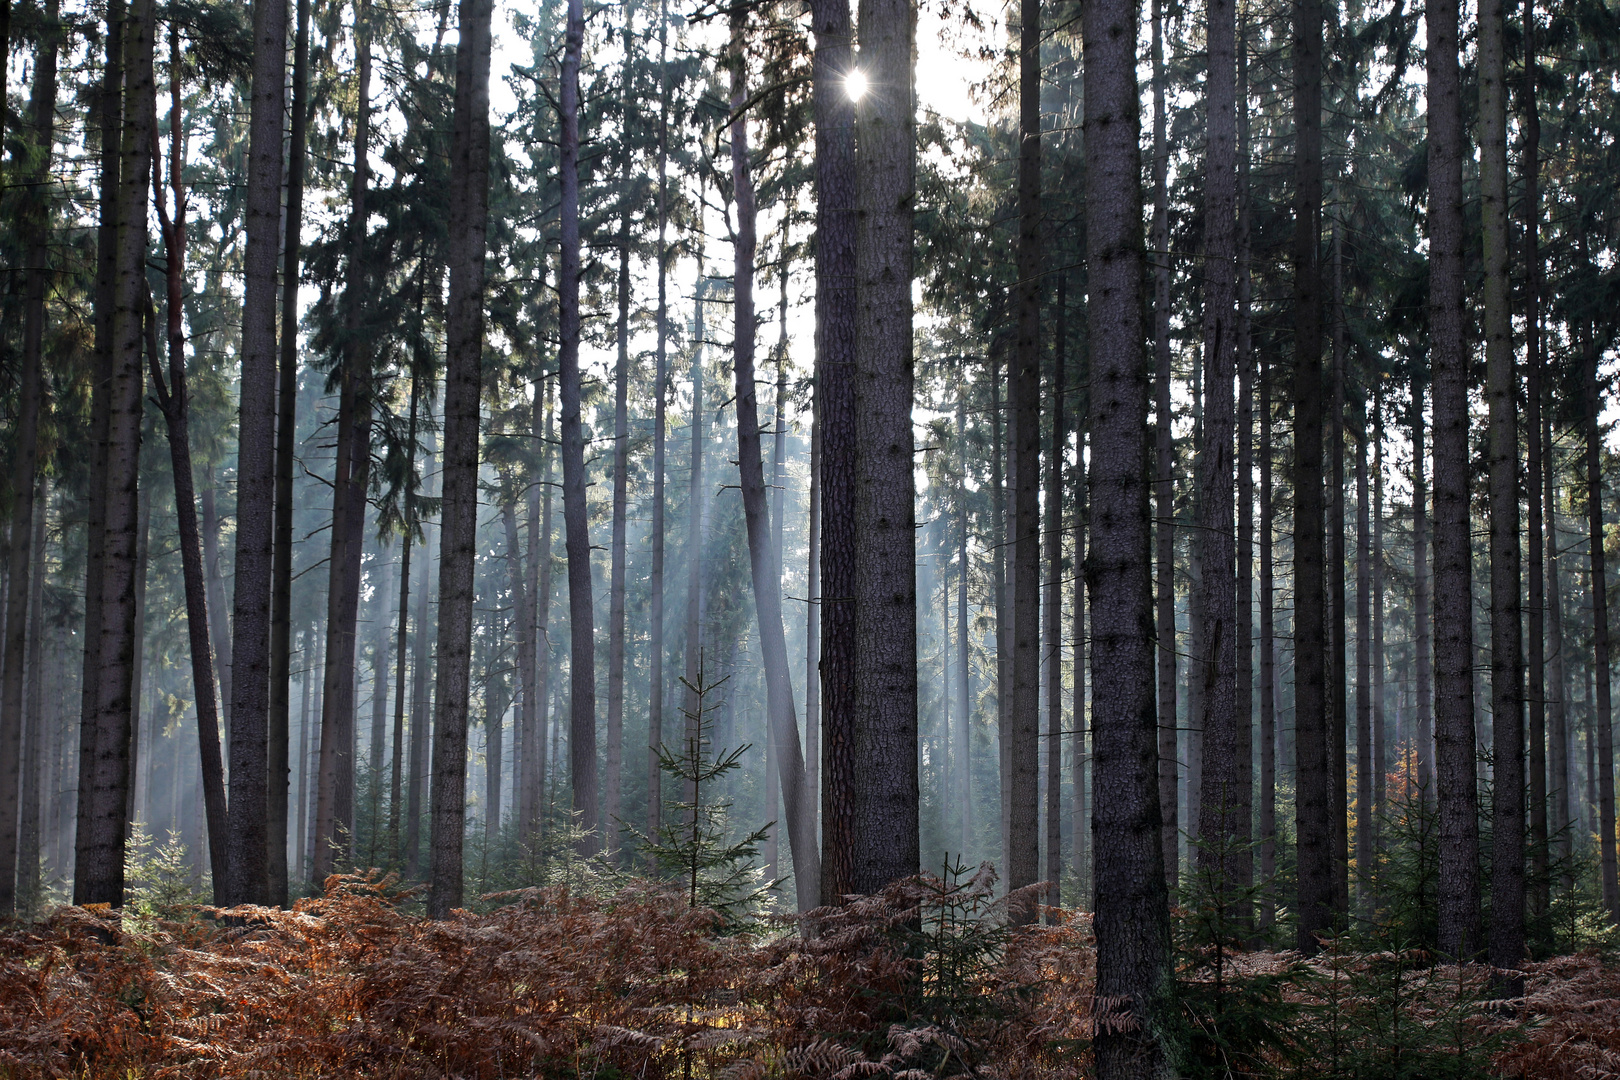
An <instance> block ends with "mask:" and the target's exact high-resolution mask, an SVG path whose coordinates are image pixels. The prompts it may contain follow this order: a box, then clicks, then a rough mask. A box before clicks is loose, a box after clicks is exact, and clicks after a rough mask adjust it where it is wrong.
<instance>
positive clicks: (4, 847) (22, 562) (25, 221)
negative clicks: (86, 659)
mask: <svg viewBox="0 0 1620 1080" xmlns="http://www.w3.org/2000/svg"><path fill="white" fill-rule="evenodd" d="M59 11H60V9H59V5H58V2H57V0H46V4H45V10H44V13H43V14H44V23H43V25H42V26H41V28H40V29H41V39H40V44H39V50H38V53H37V55H36V56H35V59H34V91H33V101H32V102H31V105H30V110H29V111H30V113H31V114H32V116H31V124H30V126H31V127H32V128H33V132H32V135H33V144H34V152H35V153H36V154H37V155H38V158H37V163H36V164H35V167H34V169H33V170H32V176H31V178H30V179H31V181H32V183H31V185H30V187H29V190H28V194H27V197H26V200H25V205H24V208H23V214H22V221H20V222H19V224H20V225H21V226H22V231H23V234H24V235H23V236H22V237H20V239H22V240H23V242H24V244H25V245H26V256H25V257H26V259H27V270H26V272H25V280H26V284H25V286H24V287H25V289H26V296H25V298H24V315H23V342H22V365H21V366H22V370H21V371H20V372H19V373H18V375H17V383H18V386H17V413H16V419H15V423H16V429H15V430H16V438H17V442H16V458H15V459H14V460H13V461H12V463H11V467H10V475H11V485H12V493H11V494H12V504H11V545H10V552H9V553H8V557H9V560H10V566H9V571H8V574H7V580H6V589H7V600H6V615H5V627H4V629H5V660H4V674H3V676H0V918H9V917H10V916H12V915H13V914H15V913H16V909H17V895H16V883H17V869H18V861H17V841H18V836H19V833H18V828H19V810H20V808H21V805H22V804H21V796H22V789H23V787H24V785H23V782H22V753H21V750H22V742H23V691H24V682H25V679H24V676H25V673H26V672H25V666H24V665H25V656H26V654H27V647H28V617H29V603H28V598H29V595H30V593H31V591H32V590H31V588H30V586H31V582H32V580H33V579H34V578H35V577H37V576H38V575H39V574H40V573H41V571H40V569H39V568H38V566H37V565H35V564H37V563H38V561H39V560H38V559H37V557H35V555H34V552H33V534H34V512H35V510H34V494H35V487H36V486H37V484H36V476H37V473H38V471H39V470H38V463H39V446H38V444H39V411H40V398H41V397H42V395H43V391H44V376H43V374H42V359H43V352H44V338H45V294H46V292H47V288H48V280H47V279H48V278H50V277H51V272H50V270H49V269H48V264H49V262H50V256H49V241H50V207H49V203H48V200H47V193H46V189H47V185H48V184H49V183H50V163H51V150H52V148H53V147H52V144H53V143H54V142H55V131H56V67H57V55H58V50H59V42H60V28H59V25H58V16H59ZM8 51H9V50H8Z"/></svg>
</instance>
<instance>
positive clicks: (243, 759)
mask: <svg viewBox="0 0 1620 1080" xmlns="http://www.w3.org/2000/svg"><path fill="white" fill-rule="evenodd" d="M286 76H287V5H286V4H255V5H254V8H253V86H252V107H251V114H250V118H249V141H250V145H249V149H248V181H247V198H246V217H247V254H246V255H245V257H244V261H243V295H242V375H241V385H242V389H241V403H240V404H241V407H240V410H239V412H238V416H237V433H238V450H237V469H236V589H235V598H234V600H235V618H234V619H233V625H234V633H235V637H234V638H233V639H232V641H231V653H230V658H229V660H227V661H226V663H227V664H228V665H229V667H230V669H231V691H230V695H231V696H230V702H231V703H230V707H229V709H228V710H227V716H228V717H229V723H230V759H231V760H230V764H231V769H230V783H231V806H233V807H234V808H235V813H234V814H233V816H232V819H231V826H232V828H231V838H230V852H229V862H230V882H229V885H230V902H231V903H247V904H264V903H268V902H269V900H270V850H269V845H270V796H269V788H270V784H269V773H268V767H269V757H268V754H269V721H270V715H269V708H270V585H271V580H270V579H271V572H272V567H271V562H272V540H273V536H272V533H273V532H274V525H275V521H274V515H275V486H276V476H275V463H276V269H277V267H276V263H277V261H278V257H279V256H280V254H281V236H280V235H279V233H280V232H281V165H282V142H281V140H282V127H281V124H282V115H283V113H284V111H285V104H286V87H285V84H286ZM222 607H223V606H222ZM222 659H224V657H223V656H222ZM216 884H217V883H216Z"/></svg>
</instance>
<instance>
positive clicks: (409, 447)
mask: <svg viewBox="0 0 1620 1080" xmlns="http://www.w3.org/2000/svg"><path fill="white" fill-rule="evenodd" d="M417 288H418V292H417V294H416V314H417V325H418V326H420V325H421V318H422V307H423V295H422V289H423V283H422V282H420V281H419V282H418V285H417ZM420 359H421V358H420V357H419V356H418V357H413V362H412V364H411V404H410V417H409V419H408V420H407V421H406V425H407V426H406V429H405V446H406V450H405V452H406V454H407V456H408V457H407V465H406V468H407V470H408V471H407V474H406V479H405V512H404V518H405V536H404V538H403V539H402V540H401V541H400V550H399V629H398V630H396V631H395V632H394V738H393V754H392V757H391V760H390V761H389V766H388V860H387V861H388V865H390V866H397V865H399V862H400V854H401V852H400V846H399V817H400V811H401V809H402V806H401V802H400V800H401V796H402V791H401V786H402V782H403V779H404V777H403V776H402V775H401V774H402V773H403V771H404V766H405V671H406V667H407V663H406V659H407V656H406V644H407V642H408V641H409V640H410V627H411V548H412V546H413V543H414V541H415V540H416V533H417V531H418V529H419V527H420V526H419V525H418V518H417V512H416V484H417V480H416V475H415V472H416V424H417V410H418V408H419V407H420V404H421V365H420V363H419V361H420Z"/></svg>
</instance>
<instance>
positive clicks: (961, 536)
mask: <svg viewBox="0 0 1620 1080" xmlns="http://www.w3.org/2000/svg"><path fill="white" fill-rule="evenodd" d="M956 445H957V446H958V447H959V448H960V449H959V451H958V452H959V453H961V454H962V455H963V457H962V461H961V463H960V467H961V478H960V480H959V486H958V489H957V499H958V502H957V514H956V530H957V531H956V669H957V671H958V672H960V673H961V680H962V681H961V689H960V693H961V698H960V700H959V705H960V707H959V708H958V709H957V721H956V723H957V726H958V727H959V728H960V732H959V734H958V738H959V739H960V747H961V749H960V756H959V757H958V759H957V761H958V765H957V769H956V772H957V775H958V776H959V777H960V778H961V780H960V787H959V789H958V791H957V792H956V794H955V796H954V798H956V799H957V801H958V803H959V805H960V806H961V807H962V831H961V834H960V836H959V838H958V844H959V846H960V849H961V855H962V859H963V861H964V862H965V861H967V858H968V851H969V850H970V849H971V848H972V847H973V846H974V836H973V714H972V712H971V706H970V704H969V703H970V702H971V701H972V700H973V669H972V668H971V667H969V666H968V649H969V631H968V617H967V587H968V557H967V551H968V547H967V541H968V510H967V506H966V503H967V483H966V481H967V473H968V468H967V464H968V463H967V458H966V455H967V402H966V400H965V396H960V395H959V396H958V397H957V399H956Z"/></svg>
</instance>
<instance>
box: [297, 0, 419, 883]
mask: <svg viewBox="0 0 1620 1080" xmlns="http://www.w3.org/2000/svg"><path fill="white" fill-rule="evenodd" d="M297 12H298V14H297V21H296V25H295V28H294V30H293V71H292V121H291V130H290V132H289V134H288V139H287V226H286V232H285V235H284V236H283V239H282V244H281V250H282V260H283V262H282V273H281V277H282V286H281V362H280V366H279V368H278V369H277V372H276V375H277V382H278V386H277V395H276V464H275V535H274V537H273V538H272V543H273V545H274V548H273V550H274V554H273V556H272V559H271V568H270V574H271V579H270V580H271V584H270V696H269V710H270V714H269V719H268V721H267V726H266V732H267V738H268V749H267V751H266V756H265V761H266V766H267V772H268V775H269V781H270V789H269V837H268V841H267V843H268V846H269V858H270V902H271V903H272V904H280V905H282V906H285V905H286V904H287V901H288V895H287V893H288V883H289V879H290V874H289V873H288V869H287V787H288V783H289V777H290V772H289V770H288V765H287V750H288V740H289V736H290V729H289V712H290V708H291V692H292V546H293V516H294V514H295V513H296V510H295V509H294V507H293V457H294V453H293V445H294V443H296V442H297V440H298V276H299V259H300V257H301V244H302V238H303V231H304V158H305V143H306V142H307V140H308V135H307V131H308V126H309V20H310V0H298V3H297ZM412 445H414V441H413V444H412ZM406 550H407V551H409V546H408V544H407V548H406ZM406 561H407V563H408V562H409V556H407V560H406ZM408 572H409V566H408V565H407V567H406V570H405V571H402V573H407V574H408ZM401 581H402V582H407V581H408V579H407V578H404V577H402V578H401ZM405 591H407V592H408V591H409V590H408V589H406V590H405ZM402 602H403V601H402ZM401 611H403V608H402V609H401ZM400 631H401V634H402V635H403V633H404V619H403V617H402V618H401V620H400ZM404 671H405V667H404V663H403V661H402V662H401V664H400V675H401V678H403V676H404ZM396 751H397V747H396ZM396 771H397V770H396ZM396 786H397V784H396ZM394 802H397V799H396V800H394ZM394 802H390V803H389V808H390V814H393V806H394ZM391 835H392V836H393V840H394V842H393V844H392V845H391V847H390V849H389V850H390V852H397V851H398V850H399V842H398V841H399V834H398V830H397V829H395V830H394V831H393V833H392V834H391Z"/></svg>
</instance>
